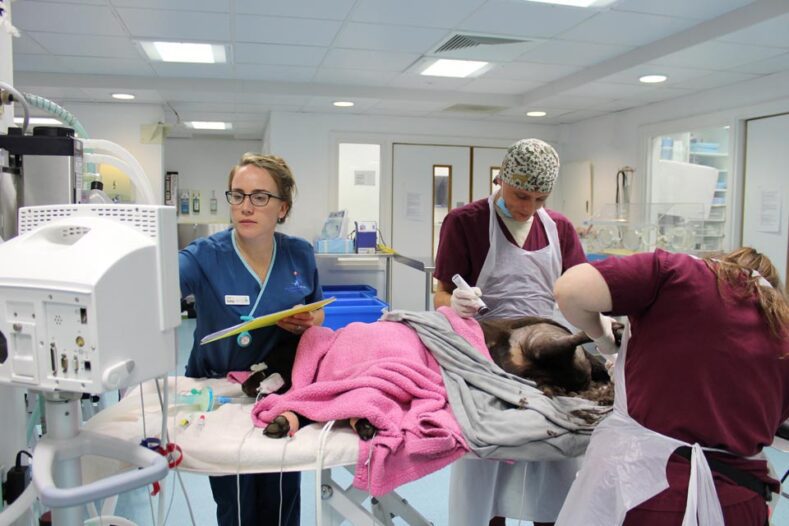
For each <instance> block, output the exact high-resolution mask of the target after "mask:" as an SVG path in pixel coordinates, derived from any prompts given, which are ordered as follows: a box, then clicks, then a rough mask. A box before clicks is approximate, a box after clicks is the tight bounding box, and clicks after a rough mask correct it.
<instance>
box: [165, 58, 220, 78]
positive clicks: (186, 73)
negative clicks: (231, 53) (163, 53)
mask: <svg viewBox="0 0 789 526" xmlns="http://www.w3.org/2000/svg"><path fill="white" fill-rule="evenodd" d="M150 65H151V67H152V68H153V69H154V71H156V73H157V75H159V76H161V77H199V78H210V79H228V78H233V65H232V64H182V63H176V62H151V63H150Z"/></svg>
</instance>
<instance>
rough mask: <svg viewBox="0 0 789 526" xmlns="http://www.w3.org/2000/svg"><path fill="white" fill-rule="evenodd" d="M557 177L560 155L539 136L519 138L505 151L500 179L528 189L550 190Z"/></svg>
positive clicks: (531, 190) (546, 191)
mask: <svg viewBox="0 0 789 526" xmlns="http://www.w3.org/2000/svg"><path fill="white" fill-rule="evenodd" d="M558 176H559V154H558V153H556V150H554V149H553V146H551V145H550V144H548V143H547V142H544V141H541V140H540V139H521V140H520V141H518V142H516V143H515V144H513V145H512V146H510V147H509V149H508V150H507V154H506V155H505V156H504V160H503V161H502V163H501V170H500V171H499V178H500V179H501V181H503V182H505V183H507V184H509V185H512V186H514V187H516V188H519V189H521V190H526V191H527V192H543V193H549V192H550V191H551V190H553V185H554V183H555V182H556V178H557V177H558Z"/></svg>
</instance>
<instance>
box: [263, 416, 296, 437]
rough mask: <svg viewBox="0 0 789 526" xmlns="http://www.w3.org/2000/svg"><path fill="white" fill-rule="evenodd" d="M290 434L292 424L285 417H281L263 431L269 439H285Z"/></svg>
mask: <svg viewBox="0 0 789 526" xmlns="http://www.w3.org/2000/svg"><path fill="white" fill-rule="evenodd" d="M288 433H290V422H288V419H287V418H285V415H279V416H278V417H277V418H275V419H274V421H273V422H271V423H270V424H269V425H267V426H266V427H265V429H263V434H264V435H266V436H267V437H269V438H283V437H286V436H288Z"/></svg>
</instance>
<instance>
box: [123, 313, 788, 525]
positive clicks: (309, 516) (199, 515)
mask: <svg viewBox="0 0 789 526" xmlns="http://www.w3.org/2000/svg"><path fill="white" fill-rule="evenodd" d="M193 330H194V320H185V321H184V323H183V324H182V325H181V327H180V328H179V335H178V341H179V342H181V344H180V345H179V359H178V364H179V365H178V368H177V370H179V371H183V364H185V360H186V357H187V356H188V353H189V347H190V346H191V341H192V335H191V333H192V331H193ZM765 452H766V454H767V456H768V458H769V460H770V462H771V464H772V465H773V468H774V469H775V471H776V473H778V476H781V475H783V474H784V473H785V472H786V471H787V470H789V452H781V451H779V450H777V449H773V448H767V449H766V450H765ZM180 475H181V478H182V480H183V485H184V487H185V491H183V490H182V489H181V488H180V487H176V491H175V492H173V487H174V482H173V480H174V478H173V477H172V476H170V477H168V479H167V481H168V489H167V491H168V494H169V497H168V502H169V504H168V508H169V509H170V511H169V514H168V519H167V522H166V524H170V525H174V526H185V525H189V524H191V520H190V513H189V509H188V507H187V503H186V502H187V501H186V498H185V497H184V493H186V495H188V499H189V503H190V506H191V509H192V515H193V516H194V524H195V525H196V526H212V525H214V524H216V520H215V510H216V507H215V505H214V501H213V499H212V497H211V490H210V488H209V485H208V479H207V478H206V477H205V476H203V475H195V474H190V473H186V472H181V473H180ZM334 477H335V479H336V480H339V481H341V482H342V483H343V484H348V483H350V480H351V475H350V473H348V472H346V471H345V470H344V469H339V470H337V469H336V470H335V473H334ZM175 484H177V482H176V483H175ZM787 485H789V484H787ZM785 487H786V486H785ZM147 492H148V490H147V489H138V490H134V491H131V492H128V493H125V494H123V495H121V496H120V498H119V499H118V505H117V508H116V514H117V515H120V516H121V517H125V518H127V519H130V520H132V521H134V522H135V523H137V524H138V525H140V526H143V525H153V524H154V520H153V516H154V513H155V511H156V510H155V509H154V510H152V509H151V504H149V499H148V495H147ZM314 492H315V479H314V474H313V473H312V472H304V473H303V474H302V485H301V495H302V497H301V498H302V512H301V515H302V521H301V522H302V524H304V525H310V524H315V497H314ZM397 492H398V493H399V494H400V496H401V497H403V498H404V499H406V500H407V501H408V502H409V503H410V504H411V505H412V506H413V507H414V508H415V509H417V510H418V511H419V512H420V513H421V514H422V515H423V516H424V517H426V518H427V519H428V520H429V521H431V522H432V523H433V524H434V525H435V526H449V524H448V519H447V514H448V509H447V502H448V498H449V468H445V469H443V470H441V471H438V472H435V473H433V474H431V475H430V476H428V477H424V478H422V479H420V480H417V481H415V482H412V483H410V484H406V485H404V486H401V487H400V488H399V489H398V490H397ZM154 505H155V504H154ZM366 505H367V506H368V507H369V500H368V501H366ZM370 524H372V521H370ZM395 524H406V523H405V522H404V521H402V519H399V518H396V519H395ZM772 524H773V525H775V526H786V525H789V499H787V498H786V497H783V498H781V500H780V501H779V503H778V505H777V508H776V510H775V513H774V515H773V518H772ZM327 526H328V525H327ZM357 526H358V525H357ZM507 526H531V522H526V521H520V522H519V521H516V520H512V519H508V520H507Z"/></svg>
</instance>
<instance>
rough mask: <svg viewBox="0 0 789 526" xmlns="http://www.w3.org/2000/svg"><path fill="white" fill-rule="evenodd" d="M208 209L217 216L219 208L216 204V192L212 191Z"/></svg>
mask: <svg viewBox="0 0 789 526" xmlns="http://www.w3.org/2000/svg"><path fill="white" fill-rule="evenodd" d="M208 208H209V210H210V211H211V213H212V214H216V211H217V208H218V205H217V202H216V190H211V199H210V200H209V201H208Z"/></svg>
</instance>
